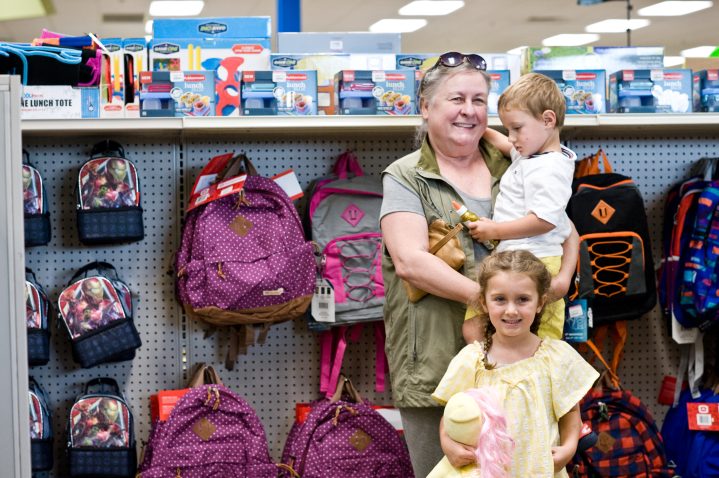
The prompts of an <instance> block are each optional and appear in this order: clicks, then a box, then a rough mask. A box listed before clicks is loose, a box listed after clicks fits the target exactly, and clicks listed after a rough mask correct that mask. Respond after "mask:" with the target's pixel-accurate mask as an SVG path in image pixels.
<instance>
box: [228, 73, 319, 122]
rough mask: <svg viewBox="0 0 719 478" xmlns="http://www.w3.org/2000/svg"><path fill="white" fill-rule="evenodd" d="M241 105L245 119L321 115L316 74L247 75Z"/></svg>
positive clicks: (243, 83) (244, 78) (245, 74)
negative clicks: (270, 116)
mask: <svg viewBox="0 0 719 478" xmlns="http://www.w3.org/2000/svg"><path fill="white" fill-rule="evenodd" d="M240 95H241V98H240V102H241V103H240V104H241V109H242V114H243V115H245V116H257V115H278V116H308V115H316V114H317V72H316V71H308V70H305V71H301V70H293V71H243V72H242V86H241V93H240Z"/></svg>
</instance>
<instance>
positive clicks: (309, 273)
mask: <svg viewBox="0 0 719 478" xmlns="http://www.w3.org/2000/svg"><path fill="white" fill-rule="evenodd" d="M230 158H232V155H231V154H230V155H223V156H222V157H217V158H213V160H211V161H210V162H209V163H208V166H206V167H205V169H204V170H203V172H202V173H201V174H200V177H201V178H202V177H212V175H211V174H209V173H208V168H210V167H211V166H212V165H213V164H215V163H217V160H218V159H219V160H222V161H221V164H226V163H227V162H228V160H229V163H230V164H229V165H227V167H228V168H229V169H230V170H232V168H233V161H234V162H235V163H236V162H239V161H241V162H242V163H244V166H245V172H246V178H245V179H244V185H243V186H242V187H241V188H240V189H239V190H238V192H236V193H233V194H224V195H223V194H220V195H219V197H218V198H217V199H215V200H213V201H211V202H207V203H206V204H203V205H202V206H199V207H196V208H194V209H192V210H191V211H189V212H188V214H187V215H186V216H185V224H184V226H183V228H182V239H181V243H180V249H179V250H178V252H177V255H176V257H175V270H176V272H177V295H178V298H179V300H180V302H181V303H182V305H183V306H184V309H185V311H186V312H187V314H188V315H190V316H191V317H195V318H197V319H199V320H203V321H205V322H207V323H209V324H211V325H213V326H217V327H230V349H229V351H228V355H227V360H226V363H225V365H226V366H227V368H228V369H231V368H232V367H233V366H234V362H235V359H236V357H237V354H238V352H241V351H242V350H243V348H244V346H246V345H248V343H247V342H243V343H240V342H242V341H243V340H245V339H246V338H247V337H248V334H247V331H248V330H247V329H246V327H248V326H262V329H263V330H262V334H261V335H260V339H259V342H262V341H263V339H264V336H265V335H266V333H267V329H268V327H269V325H270V324H273V323H277V322H283V321H287V320H292V319H295V318H297V317H301V316H303V315H304V313H305V311H306V310H307V307H308V306H309V304H310V302H311V300H312V293H313V290H314V286H315V278H316V264H315V257H314V247H313V245H312V243H311V242H309V241H306V240H305V238H304V235H303V233H302V224H301V222H300V218H299V215H298V214H297V210H296V209H295V207H294V204H293V203H292V200H291V199H290V198H289V197H288V196H287V194H286V193H285V192H284V191H283V190H282V188H280V187H279V186H278V185H277V183H275V181H273V180H272V179H270V178H265V177H262V176H259V175H258V174H257V171H256V170H255V167H254V166H253V165H252V163H251V162H250V160H249V159H247V157H246V156H245V155H244V154H243V155H240V156H237V157H235V158H232V159H230ZM212 174H214V175H215V177H220V178H222V180H221V181H215V184H219V185H222V184H223V183H224V184H227V187H228V188H231V187H232V186H233V184H236V183H233V181H234V180H235V179H238V180H239V178H240V177H241V176H237V177H236V178H235V177H234V175H232V173H230V174H229V175H227V174H226V175H225V176H222V175H218V174H217V173H212ZM195 189H197V187H195ZM200 197H202V194H200ZM191 203H192V200H191ZM250 332H251V331H250ZM250 335H251V336H252V334H250ZM248 342H249V341H248Z"/></svg>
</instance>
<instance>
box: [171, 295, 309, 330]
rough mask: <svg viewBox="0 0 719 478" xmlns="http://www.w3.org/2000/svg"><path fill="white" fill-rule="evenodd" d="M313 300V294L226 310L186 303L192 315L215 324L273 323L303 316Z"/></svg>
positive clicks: (186, 308)
mask: <svg viewBox="0 0 719 478" xmlns="http://www.w3.org/2000/svg"><path fill="white" fill-rule="evenodd" d="M310 302H312V295H311V294H310V295H305V296H302V297H297V298H295V299H292V300H291V301H289V302H286V303H284V304H281V305H270V306H266V307H258V308H255V309H243V310H224V309H220V308H218V307H203V308H201V309H193V308H192V307H191V306H190V305H188V304H185V312H186V313H187V315H189V316H190V317H193V318H196V319H198V320H202V321H204V322H207V323H210V324H213V325H242V324H247V325H251V324H271V323H275V322H284V321H287V320H293V319H296V318H297V317H300V316H302V315H303V314H304V313H305V312H306V311H307V307H309V305H310Z"/></svg>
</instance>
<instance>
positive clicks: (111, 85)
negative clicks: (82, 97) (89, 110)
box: [100, 38, 125, 118]
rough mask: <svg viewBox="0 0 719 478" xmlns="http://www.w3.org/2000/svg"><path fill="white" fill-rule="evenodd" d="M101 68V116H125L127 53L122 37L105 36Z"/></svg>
mask: <svg viewBox="0 0 719 478" xmlns="http://www.w3.org/2000/svg"><path fill="white" fill-rule="evenodd" d="M102 44H103V46H104V47H105V50H106V51H103V53H102V67H101V69H100V118H124V117H125V55H124V52H123V47H122V38H104V39H103V40H102Z"/></svg>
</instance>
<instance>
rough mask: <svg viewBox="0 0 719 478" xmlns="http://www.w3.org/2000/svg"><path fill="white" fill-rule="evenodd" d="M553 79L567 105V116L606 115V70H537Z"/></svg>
mask: <svg viewBox="0 0 719 478" xmlns="http://www.w3.org/2000/svg"><path fill="white" fill-rule="evenodd" d="M535 71H536V73H541V74H543V75H546V76H548V77H550V78H552V79H553V80H554V81H555V82H556V83H557V86H559V89H560V90H561V92H562V94H563V95H564V99H565V100H566V103H567V114H601V113H606V111H607V110H606V103H607V75H606V72H605V71H604V70H539V71H537V70H535Z"/></svg>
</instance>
